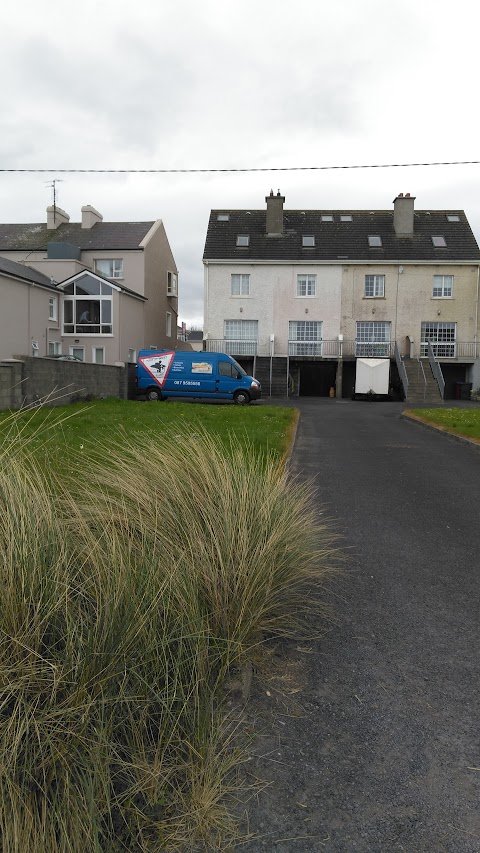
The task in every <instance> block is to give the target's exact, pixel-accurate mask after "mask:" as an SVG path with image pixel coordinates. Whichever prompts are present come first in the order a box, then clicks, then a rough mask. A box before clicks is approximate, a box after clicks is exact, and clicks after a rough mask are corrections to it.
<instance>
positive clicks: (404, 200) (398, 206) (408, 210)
mask: <svg viewBox="0 0 480 853" xmlns="http://www.w3.org/2000/svg"><path fill="white" fill-rule="evenodd" d="M414 204H415V196H411V195H410V193H405V195H404V194H403V193H399V194H398V195H397V197H396V198H395V199H394V200H393V227H394V229H395V235H396V236H397V237H413V213H414Z"/></svg>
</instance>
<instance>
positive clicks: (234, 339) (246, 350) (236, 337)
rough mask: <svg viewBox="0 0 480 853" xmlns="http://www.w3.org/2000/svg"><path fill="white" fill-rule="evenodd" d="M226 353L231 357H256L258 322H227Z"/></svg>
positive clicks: (225, 330) (225, 333)
mask: <svg viewBox="0 0 480 853" xmlns="http://www.w3.org/2000/svg"><path fill="white" fill-rule="evenodd" d="M223 336H224V340H225V352H226V353H228V354H229V355H255V354H256V352H257V341H258V320H225V324H224V335H223Z"/></svg>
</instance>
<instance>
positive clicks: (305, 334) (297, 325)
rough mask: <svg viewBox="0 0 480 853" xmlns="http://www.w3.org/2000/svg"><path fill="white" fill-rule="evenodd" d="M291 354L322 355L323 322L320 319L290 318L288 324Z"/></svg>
mask: <svg viewBox="0 0 480 853" xmlns="http://www.w3.org/2000/svg"><path fill="white" fill-rule="evenodd" d="M288 354H289V355H321V354H322V323H321V321H318V320H290V322H289V324H288Z"/></svg>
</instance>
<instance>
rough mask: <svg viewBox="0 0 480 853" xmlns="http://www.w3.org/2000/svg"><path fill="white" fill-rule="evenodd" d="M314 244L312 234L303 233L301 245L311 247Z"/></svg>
mask: <svg viewBox="0 0 480 853" xmlns="http://www.w3.org/2000/svg"><path fill="white" fill-rule="evenodd" d="M314 245H315V237H313V236H312V235H308V234H307V235H304V236H303V237H302V246H303V247H304V248H311V247H312V246H314Z"/></svg>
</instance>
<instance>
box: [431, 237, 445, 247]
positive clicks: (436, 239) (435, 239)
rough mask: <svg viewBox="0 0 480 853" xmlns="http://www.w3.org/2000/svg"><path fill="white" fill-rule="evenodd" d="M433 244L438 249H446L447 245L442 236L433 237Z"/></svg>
mask: <svg viewBox="0 0 480 853" xmlns="http://www.w3.org/2000/svg"><path fill="white" fill-rule="evenodd" d="M432 243H433V245H434V246H435V248H436V249H445V248H446V245H447V241H446V240H445V237H442V236H441V235H440V234H436V235H433V236H432Z"/></svg>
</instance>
